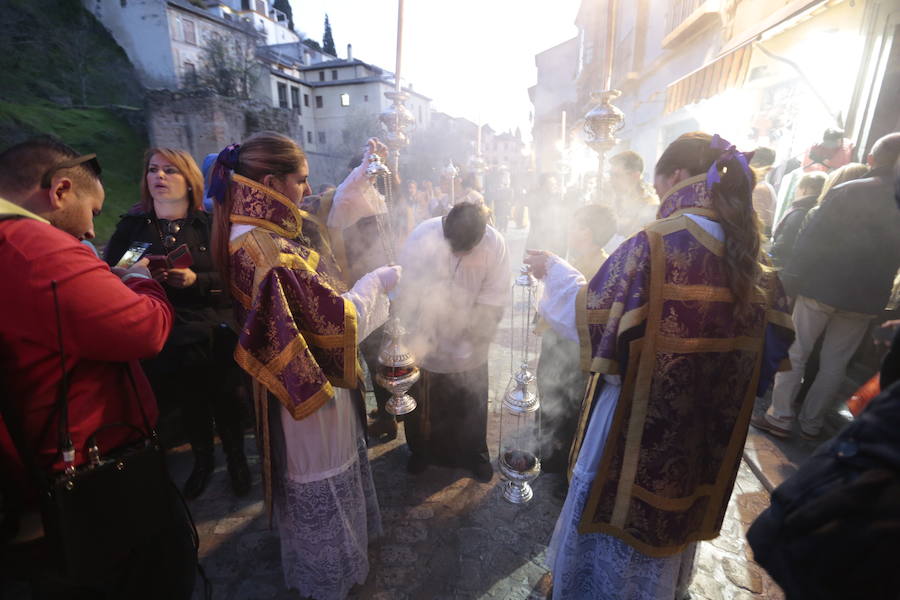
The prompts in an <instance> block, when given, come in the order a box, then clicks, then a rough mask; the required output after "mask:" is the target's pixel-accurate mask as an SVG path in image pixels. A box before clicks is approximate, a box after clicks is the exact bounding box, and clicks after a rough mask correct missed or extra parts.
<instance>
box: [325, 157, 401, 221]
mask: <svg viewBox="0 0 900 600" xmlns="http://www.w3.org/2000/svg"><path fill="white" fill-rule="evenodd" d="M365 165H366V160H363V162H362V164H361V165H359V166H358V167H356V168H355V169H353V170H352V171H350V174H349V175H347V178H346V179H344V181H342V182H341V184H340V185H339V186H338V187H337V190H335V192H334V201H333V202H332V204H331V212H329V213H328V222H327V224H328V227H330V228H332V229H346V228H347V227H350V226H351V225H353V224H354V223H356V222H357V221H359V220H360V219H363V218H365V217H371V216H372V215H378V214H384V213H386V212H387V208H386V206H385V204H384V198H383V197H382V196H381V194H379V193H378V192H377V191H376V190H375V188H374V187H373V186H372V184H371V182H370V181H369V178H368V176H367V175H366V167H365Z"/></svg>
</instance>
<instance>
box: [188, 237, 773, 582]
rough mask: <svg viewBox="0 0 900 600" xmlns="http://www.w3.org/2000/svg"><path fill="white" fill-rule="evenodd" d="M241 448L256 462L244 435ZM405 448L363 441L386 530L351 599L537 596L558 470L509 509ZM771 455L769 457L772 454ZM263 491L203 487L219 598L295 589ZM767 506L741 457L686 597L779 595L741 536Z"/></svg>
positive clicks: (462, 475)
mask: <svg viewBox="0 0 900 600" xmlns="http://www.w3.org/2000/svg"><path fill="white" fill-rule="evenodd" d="M508 238H509V242H510V246H511V251H512V256H513V257H514V258H513V262H514V263H515V261H516V260H517V258H518V256H520V255H521V249H522V246H523V245H524V232H523V231H518V230H513V231H512V232H511V233H510V235H508ZM498 341H499V342H500V343H498V344H497V345H495V346H494V348H493V350H492V356H491V366H490V368H491V398H490V415H491V422H490V427H489V436H490V441H489V447H490V448H491V452H492V455H493V457H494V458H495V459H496V452H497V434H498V429H499V428H498V426H497V425H498V424H497V422H496V421H497V414H498V413H497V401H496V399H497V398H498V397H499V396H500V395H501V394H502V393H503V391H504V388H505V386H506V383H507V382H508V381H509V376H510V373H509V368H510V365H509V354H508V343H504V342H505V341H506V340H505V339H503V331H502V330H501V332H500V334H498ZM247 446H248V451H249V452H250V454H251V457H252V459H251V460H253V461H255V460H256V454H255V449H253V448H252V440H250V439H249V438H248V440H247ZM407 456H408V453H407V450H406V447H405V443H404V439H403V435H402V428H401V434H400V436H399V437H398V438H397V439H396V440H394V441H391V442H388V443H383V444H377V445H375V446H373V447H372V448H371V452H370V459H371V461H372V468H373V474H374V478H375V485H376V488H377V490H378V496H379V501H380V503H381V509H382V516H383V519H384V526H385V534H384V536H383V537H382V538H381V539H380V540H378V541H376V542H374V543H373V544H372V545H371V547H370V552H369V556H370V565H371V568H370V573H369V577H368V579H367V580H366V582H365V584H364V585H362V586H359V587H358V588H355V589H354V590H353V592H352V593H351V596H350V598H352V599H374V600H406V599H428V600H443V599H446V600H450V599H463V598H472V599H481V598H497V599H527V598H542V597H543V591H544V588H545V585H543V583H545V582H543V583H540V584H539V582H540V581H541V578H542V577H543V576H544V575H545V574H546V573H547V569H546V567H545V565H544V564H543V559H544V556H545V552H546V547H547V543H548V541H549V539H550V535H551V533H552V531H553V526H554V524H555V522H556V517H557V515H558V513H559V511H560V508H561V507H562V502H563V498H562V497H561V495H559V493H558V489H559V488H560V484H561V477H560V476H558V475H548V474H545V475H541V476H540V477H539V478H538V479H537V481H536V482H535V484H534V490H535V497H534V500H533V501H532V502H531V503H529V504H527V505H525V506H514V505H511V504H509V503H507V502H506V501H504V500H503V499H502V498H501V496H500V485H501V484H502V482H501V481H500V479H499V477H498V476H497V475H495V477H494V480H493V481H492V482H490V483H488V484H481V483H478V482H476V481H475V480H473V479H471V478H470V477H469V474H468V472H466V471H463V470H453V469H443V468H438V467H430V468H429V469H428V470H427V471H426V472H425V473H423V474H422V475H419V476H417V477H414V476H411V475H408V474H407V473H406V469H405V465H406V459H407ZM772 457H773V460H776V459H777V457H776V456H775V455H774V454H773V455H772ZM220 459H221V455H220ZM222 462H224V461H222ZM770 462H771V461H770ZM173 464H174V467H175V469H176V472H177V477H178V478H179V481H181V480H183V479H184V478H185V477H186V476H187V472H188V471H189V469H190V458H189V456H188V455H187V454H186V453H185V454H181V455H176V456H175V457H174V460H173ZM257 478H258V476H257ZM260 495H261V492H260V487H259V482H258V480H257V481H256V482H255V485H254V488H253V493H252V494H251V496H250V497H249V498H247V499H244V500H237V499H234V498H233V497H232V496H231V494H230V492H229V490H228V484H227V474H226V473H225V470H224V466H222V467H221V468H220V469H219V470H218V471H217V473H216V475H215V478H214V480H213V483H212V484H211V486H210V489H209V490H208V491H207V493H206V494H204V495H203V497H201V498H200V499H198V500H196V501H195V502H194V503H193V510H194V514H195V517H196V519H197V521H198V528H199V530H200V535H201V540H202V547H201V555H202V561H203V564H204V566H205V568H206V569H207V572H208V573H209V575H210V577H211V578H212V580H213V582H214V586H215V593H214V597H215V598H217V599H221V600H238V599H240V600H251V599H252V600H257V599H258V600H263V599H279V600H280V599H288V598H291V599H296V598H297V597H298V596H297V595H296V594H294V593H292V592H291V591H289V590H287V589H285V587H284V583H283V579H282V576H281V566H280V551H279V544H278V538H277V535H276V533H275V531H274V530H271V529H269V528H268V526H267V519H266V518H265V516H264V515H263V512H262V510H263V508H262V501H261V497H260ZM768 502H769V497H768V493H767V491H766V489H765V487H764V486H763V484H762V483H761V482H760V480H759V479H758V478H757V477H756V476H755V475H754V473H753V471H751V470H750V469H749V468H748V466H747V465H746V464H744V463H742V465H741V469H740V472H739V474H738V479H737V484H736V486H735V490H734V494H733V495H732V498H731V502H730V505H729V508H728V513H727V515H726V519H725V524H724V527H723V530H722V535H721V536H720V537H719V538H718V539H716V540H714V541H712V542H704V543H702V544H701V549H700V558H699V561H698V570H697V575H696V578H695V580H694V584H693V586H692V590H691V591H692V594H693V598H694V599H695V600H749V599H752V598H771V599H780V598H783V596H782V594H781V592H780V590H779V589H778V588H777V586H776V585H775V584H774V583H772V581H771V580H769V578H768V577H767V576H766V575H765V573H764V572H762V570H761V569H760V568H759V567H758V566H757V565H756V564H755V563H753V560H752V554H751V552H750V550H749V548H748V546H747V544H746V541H745V539H744V532H745V531H746V529H747V527H748V525H749V524H750V523H751V522H752V521H753V519H754V518H755V517H756V516H757V515H758V514H759V512H760V511H761V510H763V509H764V508H765V507H766V506H767V505H768Z"/></svg>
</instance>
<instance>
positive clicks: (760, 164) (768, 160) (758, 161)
mask: <svg viewBox="0 0 900 600" xmlns="http://www.w3.org/2000/svg"><path fill="white" fill-rule="evenodd" d="M773 164H775V151H774V150H772V149H771V148H767V147H765V146H760V147H759V148H757V149H756V150H755V151H754V152H753V158H752V159H751V160H750V166H751V167H754V168H757V169H764V168H765V167H771V166H772V165H773Z"/></svg>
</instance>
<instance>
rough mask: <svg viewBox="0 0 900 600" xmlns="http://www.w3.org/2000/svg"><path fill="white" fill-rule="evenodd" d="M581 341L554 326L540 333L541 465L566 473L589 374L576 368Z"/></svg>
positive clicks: (553, 471)
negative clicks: (561, 333) (558, 330)
mask: <svg viewBox="0 0 900 600" xmlns="http://www.w3.org/2000/svg"><path fill="white" fill-rule="evenodd" d="M579 352H580V350H579V346H578V342H575V341H572V340H567V339H565V338H562V337H560V336H559V335H557V334H556V333H555V332H554V331H553V330H552V329H551V330H547V331H545V332H544V333H543V335H542V336H541V355H540V359H539V361H538V367H537V388H538V394H539V395H540V399H541V409H540V410H541V429H542V434H543V435H542V437H541V469H542V470H543V471H544V472H546V473H564V472H565V471H566V470H567V469H568V466H569V450H570V448H571V446H572V439H573V438H574V437H575V430H576V429H577V428H578V418H579V416H580V415H581V403H582V400H583V399H584V392H585V386H586V384H587V376H586V374H585V373H584V372H582V371H581V370H580V369H578V368H577V365H578V360H579Z"/></svg>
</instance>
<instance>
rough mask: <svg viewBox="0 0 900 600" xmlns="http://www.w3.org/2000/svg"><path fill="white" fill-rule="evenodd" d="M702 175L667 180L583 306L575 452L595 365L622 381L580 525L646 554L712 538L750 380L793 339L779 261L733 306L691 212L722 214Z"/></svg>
mask: <svg viewBox="0 0 900 600" xmlns="http://www.w3.org/2000/svg"><path fill="white" fill-rule="evenodd" d="M705 179H706V175H705V174H704V175H700V176H697V177H693V178H690V179H688V180H686V181H683V182H681V184H679V185H678V186H676V187H675V188H673V189H672V190H671V191H670V192H669V193H668V194H667V195H666V197H665V198H664V199H663V201H662V204H661V206H660V209H659V213H658V219H659V220H657V221H655V222H654V223H652V224H651V225H649V226H647V227H646V228H645V229H644V230H643V231H642V232H640V233H638V234H636V235H635V236H633V237H632V238H630V239H629V240H627V241H625V242H624V243H623V244H622V245H621V246H620V247H619V248H618V249H617V250H616V252H615V253H613V255H612V256H611V257H610V258H609V260H607V261H606V263H605V264H604V265H603V267H602V268H601V269H600V270H599V271H598V272H597V274H596V275H595V276H594V278H593V279H592V280H591V282H590V284H589V285H588V286H586V287H584V288H582V291H581V294H580V295H579V298H578V303H577V307H578V317H577V319H578V329H579V337H580V342H581V350H582V352H581V355H582V368H583V369H585V370H589V371H590V372H591V373H592V377H591V383H590V387H589V391H588V394H587V395H586V401H585V406H584V408H583V410H582V417H581V420H580V424H579V429H578V434H577V436H576V439H575V444H574V445H573V449H572V457H573V458H574V457H577V456H578V452H579V450H580V447H581V443H582V441H583V435H584V431H585V429H586V424H587V420H588V418H589V414H590V408H591V403H592V402H593V401H594V399H595V398H596V397H597V391H598V390H597V388H598V386H601V385H602V384H603V383H602V378H601V376H602V374H618V375H621V377H622V386H623V387H622V393H621V395H620V398H619V401H618V404H617V407H616V411H615V415H614V417H613V422H612V425H611V428H610V432H609V436H608V438H607V441H606V445H605V447H604V449H603V457H602V459H601V462H600V465H599V468H598V472H597V476H596V478H595V479H594V483H593V486H592V488H591V493H590V496H589V498H588V501H587V504H586V505H585V509H584V513H583V515H582V518H581V522H580V525H579V531H580V532H581V533H593V532H602V533H605V534H608V535H613V536H615V537H618V538H620V539H622V540H624V541H625V542H627V543H628V544H630V545H631V546H633V547H635V548H636V549H638V550H640V551H641V552H643V553H644V554H647V555H649V556H654V557H661V556H670V555H673V554H676V553H678V552H680V551H681V550H683V549H684V548H685V546H686V545H687V544H689V543H691V542H693V541H696V540H703V539H711V538H714V537H716V536H717V535H718V532H719V529H720V528H721V525H722V520H723V518H724V515H725V509H726V507H727V504H728V499H729V497H730V495H731V489H732V487H733V485H734V480H735V476H736V474H737V470H738V466H739V460H740V457H741V451H742V449H743V446H744V441H745V439H746V436H747V428H748V425H749V420H750V416H751V411H752V409H753V401H754V398H755V397H756V394H757V391H758V390H757V387H758V386H759V385H768V383H769V382H770V381H771V378H772V376H773V375H774V372H775V371H776V370H777V369H778V368H779V367H780V368H785V367H786V364H785V363H786V356H787V350H788V347H789V346H790V343H791V341H792V340H793V326H792V324H791V317H790V312H789V306H788V302H787V299H786V298H785V296H784V292H783V291H782V289H781V284H780V282H779V281H778V278H777V275H776V274H775V273H774V272H773V271H770V270H768V269H765V268H764V274H763V277H762V279H761V281H760V284H759V286H758V289H757V291H756V292H755V293H754V297H753V298H752V299H751V307H750V309H748V310H747V311H744V312H742V313H741V314H740V315H739V316H735V313H734V302H733V300H734V298H733V296H732V294H731V291H730V290H729V287H728V283H727V279H726V274H725V271H724V264H725V263H724V259H723V255H724V245H723V243H722V242H720V241H718V240H717V239H716V238H715V237H714V236H712V235H710V234H709V233H708V232H706V231H705V230H704V229H703V228H702V227H701V226H700V225H699V224H698V223H697V222H696V221H694V220H692V219H691V218H690V217H689V216H688V215H699V216H703V217H706V218H709V219H712V220H717V219H718V215H717V213H716V212H715V210H714V209H713V204H712V199H711V197H710V194H709V192H708V190H707V188H706V183H705Z"/></svg>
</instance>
